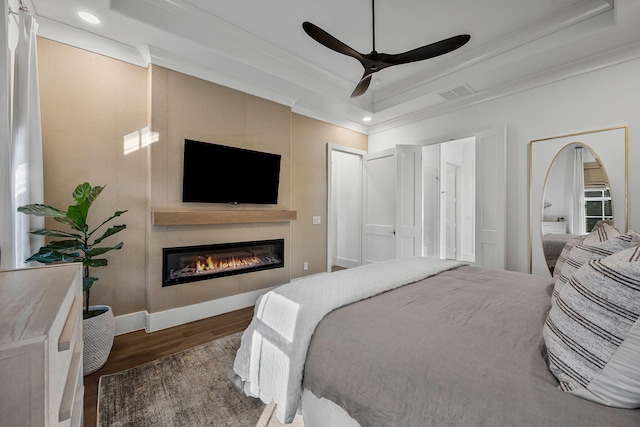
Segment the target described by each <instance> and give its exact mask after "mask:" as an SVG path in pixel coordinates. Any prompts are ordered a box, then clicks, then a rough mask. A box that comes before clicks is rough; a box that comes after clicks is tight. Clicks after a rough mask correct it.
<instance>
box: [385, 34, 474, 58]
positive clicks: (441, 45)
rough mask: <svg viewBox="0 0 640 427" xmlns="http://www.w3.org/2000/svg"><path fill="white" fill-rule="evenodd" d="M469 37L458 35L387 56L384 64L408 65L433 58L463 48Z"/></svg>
mask: <svg viewBox="0 0 640 427" xmlns="http://www.w3.org/2000/svg"><path fill="white" fill-rule="evenodd" d="M470 39H471V36H470V35H468V34H460V35H458V36H454V37H450V38H448V39H444V40H440V41H439V42H435V43H431V44H428V45H426V46H422V47H419V48H416V49H413V50H410V51H407V52H404V53H398V54H396V55H389V56H388V57H386V58H385V59H384V62H386V63H388V64H391V65H399V64H408V63H410V62H416V61H422V60H424V59H429V58H433V57H436V56H440V55H444V54H445V53H449V52H452V51H454V50H456V49H459V48H461V47H462V46H464V45H465V44H466V43H467V42H468V41H469V40H470Z"/></svg>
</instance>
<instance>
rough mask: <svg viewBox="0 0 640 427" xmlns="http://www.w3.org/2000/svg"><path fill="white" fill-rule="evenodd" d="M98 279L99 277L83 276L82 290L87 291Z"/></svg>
mask: <svg viewBox="0 0 640 427" xmlns="http://www.w3.org/2000/svg"><path fill="white" fill-rule="evenodd" d="M96 280H98V278H97V277H83V278H82V292H87V291H88V290H89V289H91V286H93V282H95V281H96Z"/></svg>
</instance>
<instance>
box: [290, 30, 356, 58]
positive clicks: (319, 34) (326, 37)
mask: <svg viewBox="0 0 640 427" xmlns="http://www.w3.org/2000/svg"><path fill="white" fill-rule="evenodd" d="M302 28H303V29H304V31H305V33H307V34H308V35H309V37H311V38H312V39H314V40H315V41H317V42H318V43H320V44H321V45H323V46H326V47H328V48H329V49H331V50H334V51H336V52H338V53H342V54H343V55H347V56H351V57H353V58H355V59H357V60H358V61H360V63H362V62H363V61H364V59H363V58H362V54H361V53H360V52H358V51H356V50H354V49H352V48H350V47H349V46H347V45H346V44H344V43H342V42H341V41H340V40H338V39H337V38H335V37H333V36H332V35H331V34H329V33H327V32H326V31H325V30H323V29H322V28H320V27H318V26H317V25H315V24H312V23H311V22H303V23H302Z"/></svg>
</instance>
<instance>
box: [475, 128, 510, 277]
mask: <svg viewBox="0 0 640 427" xmlns="http://www.w3.org/2000/svg"><path fill="white" fill-rule="evenodd" d="M506 142H507V138H506V127H504V126H503V127H499V128H494V129H490V130H488V131H484V132H481V133H478V134H477V135H476V165H477V167H476V264H477V265H479V266H481V267H486V268H497V269H504V268H505V246H506V241H505V239H506V232H505V228H506V216H507V215H506V207H507V204H506V200H507V184H506V177H507V146H506Z"/></svg>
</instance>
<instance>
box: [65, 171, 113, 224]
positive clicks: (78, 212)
mask: <svg viewBox="0 0 640 427" xmlns="http://www.w3.org/2000/svg"><path fill="white" fill-rule="evenodd" d="M103 188H104V187H100V186H96V187H93V188H91V185H90V184H89V183H88V182H85V183H82V184H80V185H78V186H77V187H76V189H75V191H74V192H73V198H74V200H75V201H76V204H75V205H71V206H69V207H68V208H67V218H69V219H70V220H71V221H73V223H74V224H75V226H76V227H77V229H79V230H82V231H83V232H84V233H86V232H87V229H88V227H87V215H88V214H89V208H90V207H91V205H92V204H93V201H94V200H95V199H96V197H98V195H99V194H100V193H101V192H102V189H103ZM74 228H75V227H74Z"/></svg>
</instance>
